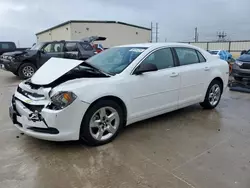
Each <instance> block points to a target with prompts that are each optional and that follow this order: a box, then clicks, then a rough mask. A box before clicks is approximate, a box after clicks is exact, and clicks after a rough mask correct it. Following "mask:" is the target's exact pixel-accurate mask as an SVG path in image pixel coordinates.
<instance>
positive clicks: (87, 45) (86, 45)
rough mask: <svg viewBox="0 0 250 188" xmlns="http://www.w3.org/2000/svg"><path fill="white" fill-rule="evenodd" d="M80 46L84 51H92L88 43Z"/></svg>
mask: <svg viewBox="0 0 250 188" xmlns="http://www.w3.org/2000/svg"><path fill="white" fill-rule="evenodd" d="M81 46H82V47H83V49H84V50H86V51H92V50H94V49H93V47H92V46H91V45H90V44H89V43H81Z"/></svg>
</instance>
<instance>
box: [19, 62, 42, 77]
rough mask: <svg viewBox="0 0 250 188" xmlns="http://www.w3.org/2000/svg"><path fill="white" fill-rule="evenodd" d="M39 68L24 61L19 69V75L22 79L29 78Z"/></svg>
mask: <svg viewBox="0 0 250 188" xmlns="http://www.w3.org/2000/svg"><path fill="white" fill-rule="evenodd" d="M36 70H37V68H36V66H35V65H33V64H31V63H24V64H22V65H21V66H20V68H19V70H18V76H19V77H20V78H22V79H27V78H30V77H32V76H33V74H34V73H35V72H36Z"/></svg>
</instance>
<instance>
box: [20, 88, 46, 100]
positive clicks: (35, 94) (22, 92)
mask: <svg viewBox="0 0 250 188" xmlns="http://www.w3.org/2000/svg"><path fill="white" fill-rule="evenodd" d="M17 92H18V93H20V94H22V95H24V96H25V97H29V96H32V97H34V98H41V97H44V95H40V94H37V93H32V92H29V91H25V90H23V89H22V88H20V87H19V86H18V88H17Z"/></svg>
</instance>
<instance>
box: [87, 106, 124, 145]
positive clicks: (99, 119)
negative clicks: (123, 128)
mask: <svg viewBox="0 0 250 188" xmlns="http://www.w3.org/2000/svg"><path fill="white" fill-rule="evenodd" d="M119 124H120V117H119V114H118V112H117V111H116V110H115V109H114V108H112V107H102V108H100V109H98V110H97V111H96V112H95V113H94V115H93V116H92V117H91V119H90V122H89V129H90V134H91V136H92V137H93V138H94V139H96V140H98V141H104V140H108V139H109V138H111V137H112V136H113V135H114V134H116V132H117V131H118V129H119V126H120V125H119Z"/></svg>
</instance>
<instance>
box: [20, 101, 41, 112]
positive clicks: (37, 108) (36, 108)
mask: <svg viewBox="0 0 250 188" xmlns="http://www.w3.org/2000/svg"><path fill="white" fill-rule="evenodd" d="M15 99H16V100H18V101H19V102H21V103H22V104H23V105H24V106H25V107H26V108H27V109H29V110H30V111H32V112H35V111H37V112H41V111H42V109H43V108H44V105H33V104H27V103H25V102H23V101H21V100H19V99H18V98H15Z"/></svg>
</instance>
